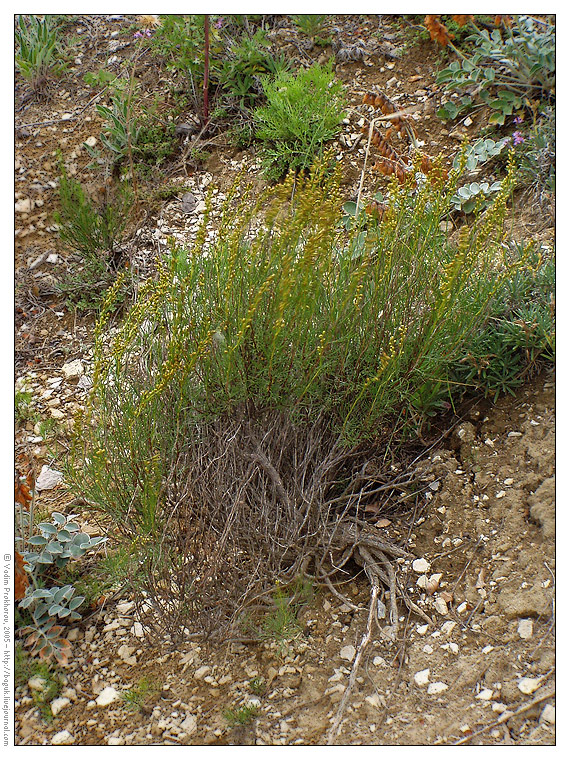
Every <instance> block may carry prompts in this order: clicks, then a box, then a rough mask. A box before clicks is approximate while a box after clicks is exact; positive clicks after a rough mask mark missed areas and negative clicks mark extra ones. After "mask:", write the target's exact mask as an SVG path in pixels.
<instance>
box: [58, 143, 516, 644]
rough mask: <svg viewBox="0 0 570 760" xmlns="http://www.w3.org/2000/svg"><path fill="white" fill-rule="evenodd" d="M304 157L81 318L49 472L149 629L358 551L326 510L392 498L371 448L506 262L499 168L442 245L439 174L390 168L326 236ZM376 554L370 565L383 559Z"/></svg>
mask: <svg viewBox="0 0 570 760" xmlns="http://www.w3.org/2000/svg"><path fill="white" fill-rule="evenodd" d="M326 160H327V158H326V157H325V159H324V162H325V164H326ZM325 164H323V163H321V164H320V165H319V166H318V167H316V168H315V169H314V170H313V171H312V172H311V174H310V176H309V177H308V178H306V179H302V180H295V178H294V176H293V175H290V176H289V178H288V179H287V181H286V182H285V183H284V184H283V185H280V186H277V187H274V188H270V189H268V190H267V191H266V192H265V193H264V194H260V195H258V197H256V198H255V199H254V195H253V190H251V189H250V190H249V191H248V192H242V193H241V195H240V197H239V198H238V197H237V189H236V188H234V191H233V192H231V193H229V196H228V199H227V202H226V205H225V208H224V212H223V216H222V218H221V220H220V225H219V229H220V230H223V231H224V232H223V234H220V235H218V236H217V237H216V238H215V239H214V240H213V241H212V242H209V243H208V244H207V245H206V242H205V241H206V238H207V236H206V225H207V213H206V215H205V218H204V222H203V224H202V227H201V229H200V230H199V232H198V234H197V239H196V243H195V246H194V248H193V249H192V250H191V251H185V250H183V249H180V248H177V247H176V246H172V249H171V252H170V256H169V258H168V259H167V260H165V261H164V262H162V263H160V264H159V268H158V272H157V277H156V279H153V280H149V281H147V282H146V283H144V284H143V285H142V286H141V288H140V291H139V298H138V300H137V303H136V304H135V305H133V307H132V308H131V309H130V311H129V313H128V314H127V316H126V319H125V321H124V323H123V325H122V326H121V328H120V329H119V330H118V332H116V333H115V334H114V335H113V336H110V335H108V334H107V333H106V326H105V314H106V313H108V312H109V310H110V309H111V307H112V299H113V297H114V293H113V292H110V293H109V294H108V298H107V302H106V305H105V308H104V309H103V310H102V316H101V317H100V319H99V322H98V325H97V329H96V333H95V360H96V361H95V370H94V379H93V391H92V395H91V397H90V403H89V405H88V407H87V409H86V410H85V414H84V416H83V417H80V418H78V420H77V429H76V435H75V437H74V444H73V447H72V451H71V458H70V460H69V462H68V465H67V469H68V479H69V480H70V482H73V483H74V487H75V489H76V490H77V491H79V492H80V493H82V494H83V495H84V496H85V497H86V498H88V500H89V501H90V502H91V503H93V504H94V505H97V506H98V507H100V508H101V509H103V510H104V511H105V512H107V513H108V514H109V515H110V516H111V517H112V518H113V519H114V520H115V522H116V525H117V527H118V528H119V530H120V531H121V532H122V534H123V535H124V536H125V538H126V540H127V541H128V542H130V543H129V545H130V546H132V547H133V549H132V551H133V552H135V551H136V552H138V558H139V560H140V562H141V568H143V571H144V573H145V574H146V581H145V588H146V589H147V592H148V593H149V594H150V595H151V597H152V598H153V600H154V602H155V604H156V605H157V609H160V610H161V614H160V615H157V616H155V617H154V618H153V620H154V621H155V623H156V625H159V626H160V625H161V626H165V627H169V626H173V627H175V628H176V627H179V626H184V625H186V624H187V620H188V619H192V621H193V623H194V624H195V625H197V626H203V630H205V631H209V632H220V631H221V630H227V628H228V626H232V625H233V624H234V623H236V616H239V614H240V610H241V609H242V608H243V606H244V605H246V604H247V603H248V601H249V600H251V599H252V598H253V597H255V596H256V595H257V594H260V593H263V591H265V592H267V591H268V590H269V591H270V590H271V588H272V584H273V582H274V580H275V579H277V578H281V580H282V582H283V583H289V582H290V581H291V580H292V579H293V578H294V577H296V576H298V575H299V574H303V575H305V576H307V577H311V578H313V579H314V580H315V581H316V582H323V580H322V579H323V577H324V576H325V575H326V574H327V573H328V572H329V570H330V568H329V570H327V569H326V566H327V562H328V561H329V554H330V551H332V549H331V546H332V545H334V546H335V547H336V549H335V552H336V551H337V550H338V551H339V552H340V554H338V555H337V554H335V556H337V558H338V560H339V561H340V557H341V556H342V557H343V562H345V561H346V559H347V557H349V556H351V554H353V553H356V555H357V556H359V555H358V551H359V549H358V547H359V545H361V544H362V542H365V541H366V537H365V532H363V533H362V534H359V535H358V536H356V535H355V534H354V533H352V532H351V531H352V529H353V528H351V526H352V525H353V524H352V523H351V522H350V519H352V518H349V517H348V516H349V515H353V514H356V515H357V516H358V514H360V512H359V510H363V508H364V507H363V505H364V503H365V502H366V494H374V493H376V494H377V496H376V499H377V498H378V494H379V493H382V492H383V490H382V489H383V488H386V491H387V493H388V496H386V498H387V499H388V500H389V499H391V498H396V499H397V498H400V496H399V494H400V493H401V489H397V495H396V496H393V497H392V496H390V495H389V494H390V493H392V492H391V491H390V490H389V488H388V486H379V485H378V483H379V482H380V483H382V482H385V478H387V479H388V480H390V479H391V478H392V477H393V475H391V474H390V469H389V457H388V464H386V461H385V460H386V458H385V454H384V453H382V454H380V455H379V454H378V450H379V449H378V447H380V448H381V449H382V452H384V447H385V445H386V441H387V440H392V441H394V440H395V439H397V438H398V436H399V435H400V436H401V435H402V430H403V426H404V425H408V426H410V425H411V424H412V422H413V421H414V420H415V424H416V426H417V425H418V424H421V420H422V419H423V418H424V416H425V415H427V414H429V413H431V412H432V411H433V410H434V409H437V408H441V404H442V400H444V399H445V398H446V397H447V398H449V395H450V389H452V388H453V387H454V386H452V385H451V382H450V380H451V373H452V369H453V368H454V367H455V366H456V365H457V363H458V362H459V361H460V360H461V359H462V357H463V356H464V353H465V346H466V345H468V344H469V341H470V340H471V339H472V336H473V335H474V334H476V333H477V331H479V330H480V329H481V328H482V326H483V325H484V324H485V321H486V319H487V316H488V313H489V309H490V306H491V304H492V302H493V299H494V298H495V296H496V294H497V292H498V291H499V289H500V288H501V286H502V283H503V281H504V280H505V278H506V277H507V276H509V274H510V273H512V272H513V271H514V269H516V268H517V267H519V266H521V265H522V262H521V261H520V260H518V259H516V260H514V261H512V262H511V261H508V260H505V258H504V256H503V248H502V247H501V240H502V220H503V216H504V213H505V208H506V200H507V197H508V195H509V193H510V189H511V188H512V184H513V182H514V177H513V171H514V167H513V163H512V161H511V162H510V163H509V175H508V177H507V179H506V180H505V183H504V185H503V188H502V190H501V191H500V192H499V193H498V194H497V196H496V198H495V201H494V203H493V205H492V206H491V207H490V208H489V209H488V210H487V211H486V212H485V213H484V214H478V215H476V218H475V221H474V224H473V226H472V227H470V228H469V229H467V228H466V229H465V230H464V231H463V232H462V234H461V236H460V239H459V242H458V244H457V245H456V246H452V245H450V244H449V242H448V241H447V240H446V238H445V236H444V234H443V233H442V232H441V230H440V226H439V225H440V219H441V217H442V215H445V213H446V211H447V209H448V208H449V205H450V197H451V195H452V194H453V192H454V190H455V184H456V181H457V172H455V173H452V175H451V177H450V179H449V180H448V181H447V182H446V183H443V182H442V181H436V182H435V184H433V185H432V184H431V183H429V182H426V183H424V184H423V185H420V186H418V188H415V187H414V181H413V180H410V181H406V182H405V183H404V184H403V185H401V186H400V185H399V184H398V183H397V181H396V180H395V179H394V180H393V181H392V182H391V184H390V194H389V197H388V199H387V206H388V208H387V211H386V212H385V214H384V216H383V219H382V222H381V223H375V222H373V221H372V220H368V221H366V222H365V223H364V222H362V223H360V224H353V225H351V227H350V229H349V230H345V229H344V228H343V226H342V223H341V220H342V213H343V212H342V200H341V194H340V189H339V183H340V177H339V173H338V172H335V173H333V174H327V172H326V170H325ZM294 188H295V192H293V190H294ZM262 209H263V211H262ZM119 287H120V286H119V284H116V285H115V288H116V289H118V288H119ZM473 382H474V384H476V379H475V380H474V381H473ZM461 387H463V386H461ZM418 388H423V389H424V391H422V392H421V393H418V392H417V389H418ZM366 462H368V465H366V466H365V463H366ZM371 462H372V463H374V464H370V463H371ZM367 468H368V469H367ZM384 468H385V469H384ZM410 477H411V476H410ZM412 480H413V478H411V479H410V480H408V481H407V482H412ZM416 487H419V488H420V490H421V486H416ZM378 489H380V490H378ZM424 490H425V489H424ZM368 498H372V497H371V496H369V497H368ZM382 498H383V497H382ZM383 503H384V502H383ZM386 503H387V502H386ZM390 503H392V502H390ZM135 539H136V541H135ZM331 542H332V544H331ZM345 542H347V543H345ZM384 546H385V548H384V550H383V551H384V552H386V553H385V554H383V555H382V556H383V557H384V560H383V561H385V562H387V559H386V556H387V554H390V553H393V554H392V556H401V553H400V554H398V551H400V552H401V550H398V549H397V548H395V547H391V546H390V544H388V543H386V544H385V545H384ZM327 547H328V548H327ZM343 547H344V548H343ZM345 550H346V553H344V552H345ZM374 551H375V550H374V548H373V546H372V545H371V544H369V549H363V552H364V553H363V554H362V556H360V561H361V562H363V563H366V562H367V561H368V560H366V556H368V557H370V556H371V554H370V552H374ZM379 561H380V560H379ZM310 567H311V568H312V569H311V570H309V568H310ZM371 572H373V571H371ZM327 577H328V575H327ZM395 619H396V620H397V617H396V618H395ZM237 622H239V621H237Z"/></svg>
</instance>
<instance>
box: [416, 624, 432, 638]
mask: <svg viewBox="0 0 570 760" xmlns="http://www.w3.org/2000/svg"><path fill="white" fill-rule="evenodd" d="M428 628H429V625H428V624H427V623H425V624H424V625H418V627H417V628H416V631H417V632H418V633H419V634H420V636H425V635H426V633H427V632H428Z"/></svg>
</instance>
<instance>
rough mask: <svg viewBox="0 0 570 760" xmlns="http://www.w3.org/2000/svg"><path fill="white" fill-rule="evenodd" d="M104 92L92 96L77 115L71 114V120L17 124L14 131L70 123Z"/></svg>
mask: <svg viewBox="0 0 570 760" xmlns="http://www.w3.org/2000/svg"><path fill="white" fill-rule="evenodd" d="M104 92H105V91H104V90H101V92H98V93H97V95H94V96H93V97H92V98H91V100H90V101H89V102H88V103H87V105H85V106H83V108H81V109H80V110H79V111H77V113H74V114H72V116H71V119H50V120H49V121H33V122H30V124H19V125H17V126H16V130H18V129H27V128H28V127H49V125H50V124H59V123H60V122H62V121H71V120H72V119H78V118H79V116H80V115H81V114H82V113H83V111H85V110H87V108H89V106H90V105H91V103H94V102H95V101H96V100H98V99H99V98H100V97H101V95H102V94H103V93H104Z"/></svg>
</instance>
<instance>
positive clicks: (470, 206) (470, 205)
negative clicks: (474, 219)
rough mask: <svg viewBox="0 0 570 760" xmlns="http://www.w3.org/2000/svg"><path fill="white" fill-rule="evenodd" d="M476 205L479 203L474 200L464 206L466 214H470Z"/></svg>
mask: <svg viewBox="0 0 570 760" xmlns="http://www.w3.org/2000/svg"><path fill="white" fill-rule="evenodd" d="M476 205H477V201H474V200H471V201H467V203H466V204H465V205H464V206H463V211H464V212H465V213H466V214H470V213H471V212H472V211H473V209H474V208H475V206H476Z"/></svg>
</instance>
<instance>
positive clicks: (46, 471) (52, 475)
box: [36, 410, 63, 491]
mask: <svg viewBox="0 0 570 760" xmlns="http://www.w3.org/2000/svg"><path fill="white" fill-rule="evenodd" d="M54 411H55V410H54ZM62 480H63V473H62V472H59V470H52V469H50V468H49V467H48V466H47V464H44V465H43V467H42V469H41V472H40V474H39V476H38V479H37V480H36V489H37V490H38V491H49V490H51V489H52V488H55V487H56V486H57V485H59V484H60V483H61V481H62Z"/></svg>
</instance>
